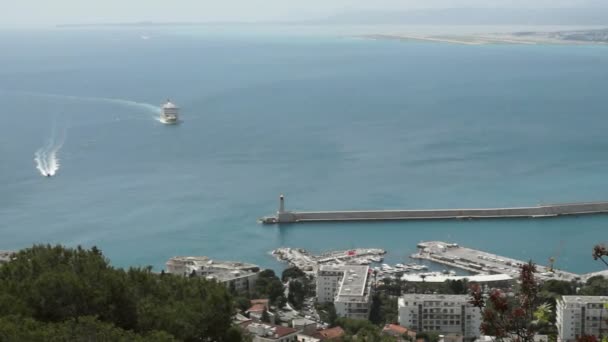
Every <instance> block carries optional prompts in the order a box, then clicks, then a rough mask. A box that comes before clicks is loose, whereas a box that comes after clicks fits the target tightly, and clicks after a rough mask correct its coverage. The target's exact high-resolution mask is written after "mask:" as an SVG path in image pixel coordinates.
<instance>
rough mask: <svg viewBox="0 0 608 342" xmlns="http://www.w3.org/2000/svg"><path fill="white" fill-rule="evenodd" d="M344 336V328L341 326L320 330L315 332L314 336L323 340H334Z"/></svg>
mask: <svg viewBox="0 0 608 342" xmlns="http://www.w3.org/2000/svg"><path fill="white" fill-rule="evenodd" d="M342 336H344V329H342V328H340V327H333V328H329V329H325V330H320V331H317V332H316V333H314V335H313V337H315V338H318V339H320V340H322V341H326V340H333V339H337V338H340V337H342Z"/></svg>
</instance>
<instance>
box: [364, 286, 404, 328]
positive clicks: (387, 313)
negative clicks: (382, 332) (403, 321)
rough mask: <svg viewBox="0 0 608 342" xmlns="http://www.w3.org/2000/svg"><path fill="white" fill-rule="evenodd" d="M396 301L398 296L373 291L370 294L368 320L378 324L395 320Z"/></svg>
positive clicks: (396, 313) (396, 314) (396, 316)
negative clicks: (370, 304) (370, 303)
mask: <svg viewBox="0 0 608 342" xmlns="http://www.w3.org/2000/svg"><path fill="white" fill-rule="evenodd" d="M397 301H398V297H395V296H389V295H387V294H385V293H381V292H375V293H374V294H373V296H372V307H371V310H370V315H369V320H370V321H371V322H372V323H374V324H380V325H384V324H387V323H395V322H397V318H398V316H399V311H398V303H397Z"/></svg>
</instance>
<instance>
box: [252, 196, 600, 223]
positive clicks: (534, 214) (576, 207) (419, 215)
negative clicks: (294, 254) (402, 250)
mask: <svg viewBox="0 0 608 342" xmlns="http://www.w3.org/2000/svg"><path fill="white" fill-rule="evenodd" d="M605 213H608V202H582V203H563V204H543V205H538V206H533V207H512V208H478V209H425V210H359V211H287V210H285V197H284V196H283V195H281V196H280V197H279V210H278V211H277V214H276V215H275V216H267V217H263V218H261V219H260V220H259V221H260V222H262V223H264V224H278V223H298V222H342V221H346V222H348V221H391V220H392V221H399V220H449V219H461V220H472V219H505V218H549V217H558V216H577V215H591V214H605Z"/></svg>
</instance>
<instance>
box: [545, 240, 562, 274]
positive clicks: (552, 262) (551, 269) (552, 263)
mask: <svg viewBox="0 0 608 342" xmlns="http://www.w3.org/2000/svg"><path fill="white" fill-rule="evenodd" d="M562 249H564V240H561V241H560V242H559V247H558V248H557V249H556V250H555V252H554V253H553V256H551V257H549V272H551V273H553V272H554V266H555V261H557V258H559V256H560V254H562Z"/></svg>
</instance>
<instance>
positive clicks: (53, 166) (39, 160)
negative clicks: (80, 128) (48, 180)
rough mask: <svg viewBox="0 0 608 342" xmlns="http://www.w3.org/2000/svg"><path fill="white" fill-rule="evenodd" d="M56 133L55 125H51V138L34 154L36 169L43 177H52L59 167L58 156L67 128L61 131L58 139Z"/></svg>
mask: <svg viewBox="0 0 608 342" xmlns="http://www.w3.org/2000/svg"><path fill="white" fill-rule="evenodd" d="M56 131H57V125H56V124H55V123H53V129H52V132H51V137H50V138H49V140H48V142H47V143H46V144H45V145H44V146H42V147H41V148H39V149H38V150H37V151H36V152H35V153H34V162H35V163H36V169H38V171H39V172H40V174H41V175H43V176H45V177H46V176H54V175H55V174H56V173H57V171H59V168H60V167H61V163H60V162H59V156H58V155H59V151H60V150H61V148H62V147H63V144H64V143H65V139H66V137H67V128H63V129H62V130H61V132H60V134H59V137H57V134H56Z"/></svg>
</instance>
